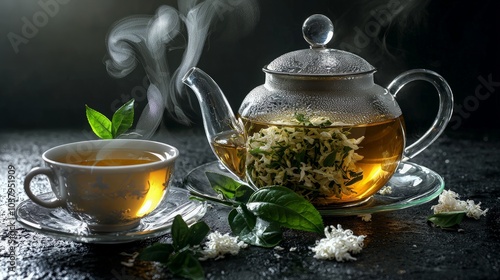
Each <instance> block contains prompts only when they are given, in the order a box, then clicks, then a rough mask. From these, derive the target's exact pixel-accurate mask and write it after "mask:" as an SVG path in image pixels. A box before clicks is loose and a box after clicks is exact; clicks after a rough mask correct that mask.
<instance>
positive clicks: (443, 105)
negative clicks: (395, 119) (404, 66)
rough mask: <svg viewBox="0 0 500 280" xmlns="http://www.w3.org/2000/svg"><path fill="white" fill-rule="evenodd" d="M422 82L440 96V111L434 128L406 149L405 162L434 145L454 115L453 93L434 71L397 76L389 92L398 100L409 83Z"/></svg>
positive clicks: (416, 70) (408, 72)
mask: <svg viewBox="0 0 500 280" xmlns="http://www.w3.org/2000/svg"><path fill="white" fill-rule="evenodd" d="M417 80H422V81H427V82H429V83H431V84H432V85H434V87H435V88H436V90H437V92H438V95H439V110H438V113H437V116H436V118H435V119H434V122H433V123H432V126H431V127H430V128H429V129H428V130H427V132H426V133H425V134H424V135H423V136H422V137H420V138H419V139H418V140H417V141H415V143H413V144H412V145H410V146H408V147H406V149H405V150H404V153H403V159H402V160H403V161H405V160H408V159H411V158H413V157H415V156H416V155H418V154H419V153H420V152H422V151H423V150H424V149H425V148H427V147H428V146H429V145H430V144H432V143H433V142H434V141H435V140H436V139H437V138H438V137H439V135H441V133H442V132H443V131H444V129H445V128H446V125H447V124H448V122H449V121H450V118H451V115H452V113H453V93H452V92H451V88H450V86H449V85H448V83H447V82H446V81H445V79H444V78H443V77H441V76H440V75H439V74H437V73H436V72H434V71H431V70H427V69H414V70H409V71H406V72H404V73H402V74H400V75H399V76H397V77H396V78H395V79H394V80H393V81H392V82H391V83H390V84H389V86H388V87H387V89H388V90H389V92H390V93H391V94H392V95H393V96H394V98H396V95H397V93H398V92H399V90H401V88H403V87H404V86H405V85H406V84H407V83H409V82H413V81H417Z"/></svg>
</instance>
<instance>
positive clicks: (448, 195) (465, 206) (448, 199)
mask: <svg viewBox="0 0 500 280" xmlns="http://www.w3.org/2000/svg"><path fill="white" fill-rule="evenodd" d="M459 198H460V196H459V195H458V194H457V193H456V192H454V191H452V190H444V191H443V192H442V193H441V194H440V195H439V199H438V204H437V205H433V206H432V207H431V209H432V210H433V211H434V214H438V213H443V212H452V211H465V212H466V215H467V217H470V218H474V219H476V220H478V219H479V218H480V217H481V216H483V215H486V212H488V209H485V210H482V209H481V202H479V203H478V204H476V203H474V201H473V200H467V201H463V200H460V199H459Z"/></svg>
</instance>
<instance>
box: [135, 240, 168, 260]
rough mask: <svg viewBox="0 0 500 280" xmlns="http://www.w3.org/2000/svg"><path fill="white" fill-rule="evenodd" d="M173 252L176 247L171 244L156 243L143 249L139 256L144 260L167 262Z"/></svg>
mask: <svg viewBox="0 0 500 280" xmlns="http://www.w3.org/2000/svg"><path fill="white" fill-rule="evenodd" d="M173 252H174V247H173V246H172V245H171V244H162V243H155V244H153V245H151V246H149V247H147V248H145V249H144V250H142V251H141V253H140V254H139V256H138V258H139V259H140V260H143V261H153V262H161V263H167V261H168V258H169V257H170V255H171V254H172V253H173Z"/></svg>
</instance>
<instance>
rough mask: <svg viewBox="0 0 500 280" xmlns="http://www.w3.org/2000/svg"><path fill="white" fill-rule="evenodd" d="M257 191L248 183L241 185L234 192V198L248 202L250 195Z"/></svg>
mask: <svg viewBox="0 0 500 280" xmlns="http://www.w3.org/2000/svg"><path fill="white" fill-rule="evenodd" d="M254 192H255V190H254V189H252V188H250V187H249V186H247V185H241V186H239V187H238V188H237V189H236V191H235V192H234V200H235V201H237V202H241V203H247V202H248V200H249V199H250V196H251V195H252V194H253V193H254Z"/></svg>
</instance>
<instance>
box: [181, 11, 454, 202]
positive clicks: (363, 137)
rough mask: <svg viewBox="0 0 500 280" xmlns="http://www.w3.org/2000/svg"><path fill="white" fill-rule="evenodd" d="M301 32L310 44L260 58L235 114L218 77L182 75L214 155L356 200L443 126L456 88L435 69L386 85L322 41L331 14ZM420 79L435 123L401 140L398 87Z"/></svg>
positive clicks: (304, 191)
mask: <svg viewBox="0 0 500 280" xmlns="http://www.w3.org/2000/svg"><path fill="white" fill-rule="evenodd" d="M302 32H303V35H304V38H305V40H306V41H307V42H308V43H309V44H310V48H309V49H304V50H298V51H293V52H290V53H287V54H284V55H282V56H280V57H278V58H277V59H275V60H274V61H272V62H271V63H269V64H268V65H267V66H265V67H264V69H263V71H264V72H265V76H266V79H265V83H264V84H263V85H260V86H258V87H257V88H255V89H253V90H252V91H251V92H250V93H249V94H248V95H247V96H246V97H245V99H244V100H243V103H242V104H241V107H240V108H239V111H238V113H239V117H238V118H236V117H235V115H234V114H233V112H232V110H231V107H230V106H229V103H228V102H227V100H226V98H225V97H224V95H223V93H222V91H221V90H220V89H219V87H218V85H217V84H216V83H215V82H214V81H213V80H212V79H211V78H210V77H209V76H208V75H207V74H206V73H204V72H203V71H202V70H200V69H198V68H192V69H190V70H189V71H188V72H187V73H186V75H185V76H184V78H183V82H184V83H185V84H186V85H188V86H189V87H190V88H191V89H192V90H193V91H194V92H195V94H196V96H197V98H198V101H199V102H200V107H201V110H202V116H203V121H204V127H205V132H206V135H207V138H208V141H209V143H210V146H211V148H212V150H213V152H214V153H215V155H216V156H217V157H218V159H219V161H220V162H221V163H222V164H223V165H224V166H225V167H226V168H227V169H228V170H229V171H230V172H232V173H233V174H234V175H236V176H238V177H239V178H240V179H241V180H245V181H246V182H248V183H249V184H250V185H251V186H253V187H256V188H262V187H266V186H271V185H282V186H286V187H288V188H291V189H293V190H294V191H295V192H297V193H298V194H300V195H302V196H304V197H305V198H306V199H308V200H309V201H311V202H312V203H313V204H315V205H341V206H344V205H357V204H360V203H362V202H363V201H366V200H367V199H368V198H370V196H372V195H373V194H375V193H376V192H377V191H379V190H380V189H381V188H382V187H383V186H384V185H385V184H386V183H387V181H388V180H389V179H390V178H391V176H392V175H393V174H394V172H395V170H396V168H397V166H398V164H399V162H400V161H401V160H407V159H411V158H412V157H414V156H415V155H417V154H418V153H420V152H421V151H422V150H424V149H425V148H426V147H428V146H429V145H430V144H431V143H432V142H433V141H434V140H435V139H436V138H437V137H438V136H439V135H440V134H441V133H442V132H443V130H444V129H445V127H446V125H447V123H448V121H449V120H450V118H451V114H452V110H453V95H452V92H451V89H450V87H449V86H448V84H447V83H446V81H445V80H444V79H443V78H442V77H441V76H440V75H438V74H437V73H435V72H432V71H429V70H425V69H417V70H410V71H407V72H405V73H402V74H401V75H399V76H398V77H396V78H395V79H394V80H393V81H392V82H391V83H390V85H389V86H388V87H387V89H386V88H383V87H381V86H379V85H377V84H375V83H374V80H373V75H374V73H375V71H376V69H375V68H374V67H373V66H372V65H370V64H369V63H368V62H367V61H366V60H364V59H363V58H361V57H359V56H357V55H354V54H352V53H349V52H345V51H341V50H336V49H329V48H326V44H327V43H328V42H329V41H330V40H331V38H332V37H333V24H332V22H331V21H330V20H329V19H328V18H327V17H326V16H323V15H312V16H311V17H309V18H308V19H307V20H306V21H305V22H304V24H303V27H302ZM415 80H424V81H428V82H430V83H432V84H433V85H434V86H435V88H436V90H437V92H438V94H439V102H440V104H439V111H438V113H437V116H436V119H435V121H434V123H433V124H432V126H431V128H430V129H429V130H428V131H427V132H426V133H425V135H423V136H422V137H421V138H420V139H418V140H417V141H416V142H415V143H413V144H412V145H410V146H408V147H405V146H406V141H405V128H404V120H403V116H402V112H401V109H400V107H399V106H398V104H397V102H396V100H395V97H396V95H397V93H398V92H399V90H400V89H401V88H402V87H403V86H404V85H406V84H407V83H409V82H411V81H415Z"/></svg>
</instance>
